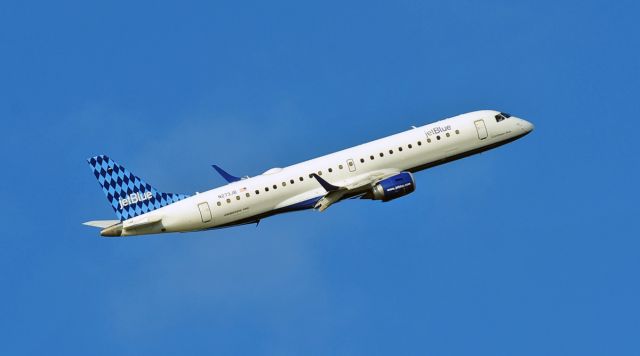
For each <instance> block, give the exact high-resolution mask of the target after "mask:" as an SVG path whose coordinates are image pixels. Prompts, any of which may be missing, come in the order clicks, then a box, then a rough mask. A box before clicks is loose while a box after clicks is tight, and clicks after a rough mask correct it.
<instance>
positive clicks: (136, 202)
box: [88, 155, 188, 221]
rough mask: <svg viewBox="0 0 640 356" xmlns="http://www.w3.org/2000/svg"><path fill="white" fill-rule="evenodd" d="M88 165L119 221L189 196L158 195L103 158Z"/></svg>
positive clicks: (91, 160) (141, 181)
mask: <svg viewBox="0 0 640 356" xmlns="http://www.w3.org/2000/svg"><path fill="white" fill-rule="evenodd" d="M88 162H89V165H90V166H91V169H92V170H93V174H94V175H95V176H96V178H97V179H98V183H100V186H101V187H102V191H103V192H104V194H105V195H106V196H107V199H108V200H109V203H110V204H111V207H112V208H113V210H114V211H115V212H116V215H117V216H118V219H120V221H124V220H127V219H130V218H132V217H135V216H138V215H142V214H144V213H148V212H150V211H152V210H155V209H159V208H161V207H163V206H166V205H169V204H171V203H175V202H177V201H179V200H182V199H184V198H187V197H188V195H184V194H171V193H161V192H159V191H158V190H157V189H155V188H153V187H152V186H150V185H149V184H147V183H146V182H145V181H143V180H142V179H140V178H138V177H136V176H135V175H133V174H132V173H131V172H129V170H127V169H126V168H124V167H123V166H121V165H119V164H117V163H116V162H114V161H113V160H111V159H110V158H109V157H107V156H105V155H100V156H95V157H93V158H90V159H88Z"/></svg>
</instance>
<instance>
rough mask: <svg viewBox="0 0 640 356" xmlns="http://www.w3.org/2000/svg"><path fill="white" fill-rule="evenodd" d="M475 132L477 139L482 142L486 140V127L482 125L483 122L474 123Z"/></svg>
mask: <svg viewBox="0 0 640 356" xmlns="http://www.w3.org/2000/svg"><path fill="white" fill-rule="evenodd" d="M475 124H476V131H478V138H479V139H481V140H484V139H485V138H487V136H488V135H487V127H486V126H485V125H484V120H478V121H476V122H475Z"/></svg>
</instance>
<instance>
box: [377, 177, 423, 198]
mask: <svg viewBox="0 0 640 356" xmlns="http://www.w3.org/2000/svg"><path fill="white" fill-rule="evenodd" d="M414 190H416V183H415V181H414V180H413V175H412V174H411V173H409V172H402V173H399V174H396V175H394V176H391V177H389V178H385V179H383V180H381V181H379V182H378V183H376V184H375V185H374V186H373V190H372V193H373V197H372V199H374V200H382V201H389V200H393V199H396V198H400V197H401V196H405V195H407V194H409V193H412V192H413V191H414Z"/></svg>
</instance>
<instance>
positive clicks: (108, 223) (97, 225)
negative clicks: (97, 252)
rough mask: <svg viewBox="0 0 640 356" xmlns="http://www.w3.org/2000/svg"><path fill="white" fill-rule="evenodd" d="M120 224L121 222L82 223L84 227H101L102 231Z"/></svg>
mask: <svg viewBox="0 0 640 356" xmlns="http://www.w3.org/2000/svg"><path fill="white" fill-rule="evenodd" d="M119 222H120V220H93V221H87V222H85V223H82V225H87V226H92V227H99V228H101V229H104V228H105V227H109V226H113V225H115V224H117V223H119Z"/></svg>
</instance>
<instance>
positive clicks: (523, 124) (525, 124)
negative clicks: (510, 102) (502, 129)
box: [517, 119, 534, 133]
mask: <svg viewBox="0 0 640 356" xmlns="http://www.w3.org/2000/svg"><path fill="white" fill-rule="evenodd" d="M517 125H518V126H519V127H520V129H521V130H522V131H524V133H529V132H531V131H533V129H534V126H533V124H532V123H530V122H529V121H527V120H523V119H518V124H517Z"/></svg>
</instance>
